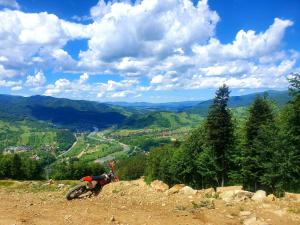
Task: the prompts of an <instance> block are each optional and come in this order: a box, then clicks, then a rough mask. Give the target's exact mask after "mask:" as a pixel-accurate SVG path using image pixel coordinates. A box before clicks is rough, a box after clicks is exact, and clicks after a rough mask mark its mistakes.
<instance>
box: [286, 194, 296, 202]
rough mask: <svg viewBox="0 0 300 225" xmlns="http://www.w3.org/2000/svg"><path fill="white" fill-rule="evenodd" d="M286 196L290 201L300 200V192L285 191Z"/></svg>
mask: <svg viewBox="0 0 300 225" xmlns="http://www.w3.org/2000/svg"><path fill="white" fill-rule="evenodd" d="M284 198H285V199H287V200H290V201H297V202H299V201H300V194H295V193H290V192H285V194H284Z"/></svg>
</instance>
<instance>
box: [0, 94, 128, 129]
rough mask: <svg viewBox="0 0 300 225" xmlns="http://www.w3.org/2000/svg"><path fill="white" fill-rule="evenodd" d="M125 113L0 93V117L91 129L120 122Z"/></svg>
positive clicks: (88, 104) (96, 105) (94, 105)
mask: <svg viewBox="0 0 300 225" xmlns="http://www.w3.org/2000/svg"><path fill="white" fill-rule="evenodd" d="M125 118H126V116H125V115H124V114H123V113H122V112H121V110H118V109H116V108H114V107H111V106H108V105H106V104H103V103H98V102H92V101H82V100H70V99H64V98H53V97H48V96H39V95H38V96H32V97H21V96H11V95H0V119H4V120H23V119H33V120H44V121H49V122H52V123H54V124H57V125H62V126H64V127H68V128H74V129H81V128H82V129H92V128H93V127H94V126H96V127H98V128H105V127H110V126H113V125H117V124H121V123H123V121H124V120H125Z"/></svg>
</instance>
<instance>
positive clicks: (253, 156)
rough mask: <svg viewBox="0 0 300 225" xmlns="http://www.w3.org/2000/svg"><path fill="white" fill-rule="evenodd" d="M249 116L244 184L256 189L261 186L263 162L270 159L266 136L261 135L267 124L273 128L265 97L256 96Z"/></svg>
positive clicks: (271, 115) (271, 116)
mask: <svg viewBox="0 0 300 225" xmlns="http://www.w3.org/2000/svg"><path fill="white" fill-rule="evenodd" d="M249 111H250V114H249V118H248V120H247V122H246V140H245V142H246V144H245V147H244V158H243V169H242V173H243V177H244V186H246V187H247V188H248V189H250V190H253V189H254V190H256V189H257V187H258V186H261V183H260V182H259V179H260V177H261V176H262V175H263V174H264V162H265V161H266V160H271V159H270V156H268V157H267V156H266V154H267V150H266V149H267V147H268V146H267V143H268V142H271V141H270V140H269V138H271V137H268V136H265V135H262V134H263V133H262V129H263V128H264V127H265V126H268V128H269V129H273V128H275V124H274V115H273V112H272V108H271V106H270V104H269V102H268V101H267V100H266V98H264V97H261V96H257V97H256V99H255V100H254V102H253V104H252V106H251V107H250V110H249Z"/></svg>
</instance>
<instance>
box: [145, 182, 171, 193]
mask: <svg viewBox="0 0 300 225" xmlns="http://www.w3.org/2000/svg"><path fill="white" fill-rule="evenodd" d="M150 186H151V187H152V188H153V189H155V190H156V191H161V192H164V191H167V190H168V189H169V185H167V184H165V183H164V182H162V181H160V180H155V181H152V182H151V184H150Z"/></svg>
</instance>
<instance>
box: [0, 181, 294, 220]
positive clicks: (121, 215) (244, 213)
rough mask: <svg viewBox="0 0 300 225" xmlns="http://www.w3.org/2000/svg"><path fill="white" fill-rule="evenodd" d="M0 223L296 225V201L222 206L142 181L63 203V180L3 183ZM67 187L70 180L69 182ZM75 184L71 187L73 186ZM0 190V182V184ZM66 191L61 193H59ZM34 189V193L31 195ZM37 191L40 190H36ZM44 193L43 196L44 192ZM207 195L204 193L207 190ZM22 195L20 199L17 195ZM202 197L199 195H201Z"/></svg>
mask: <svg viewBox="0 0 300 225" xmlns="http://www.w3.org/2000/svg"><path fill="white" fill-rule="evenodd" d="M5 182H6V185H10V186H9V187H6V188H4V187H3V186H2V187H1V189H0V198H1V200H2V201H0V224H24V225H31V224H38V225H49V224H51V225H64V224H74V225H77V224H78V225H79V224H85V225H94V224H103V225H106V224H107V225H117V224H119V225H121V224H123V225H126V224H127V225H187V224H188V225H207V224H211V225H221V224H224V225H229V224H231V225H238V224H245V225H246V224H248V225H263V224H272V225H282V224H284V225H295V224H299V223H300V216H299V202H298V203H297V202H295V201H291V200H289V199H284V198H283V199H280V200H276V201H270V200H269V201H264V202H254V201H251V200H250V199H247V200H245V201H239V202H234V201H231V202H229V203H226V202H225V201H223V200H222V199H219V198H214V197H213V195H212V194H209V192H207V194H204V193H205V191H204V190H203V191H200V194H198V193H197V194H196V195H192V194H189V195H188V194H179V193H175V194H169V195H168V194H166V193H165V192H158V191H156V190H154V189H153V188H151V187H150V186H149V185H146V184H145V183H144V182H143V181H142V180H136V181H129V182H127V181H121V182H118V183H111V184H109V185H107V186H105V187H104V188H103V190H102V191H101V193H100V194H99V195H98V196H97V197H91V198H85V199H78V200H74V201H70V202H68V201H67V200H65V197H64V195H65V192H66V191H67V189H68V187H67V186H66V185H64V183H65V182H64V181H62V182H61V184H60V186H62V187H63V188H58V185H59V183H57V182H55V183H54V184H52V185H47V184H46V183H43V182H16V184H15V183H14V182H13V181H3V183H5ZM69 183H70V181H69ZM72 183H73V184H74V182H72ZM0 185H1V182H0ZM65 187H67V188H66V189H64V188H65ZM33 190H34V191H33ZM39 190H40V191H39ZM47 190H48V191H47ZM207 191H209V190H207ZM20 193H21V194H20ZM201 193H203V194H201Z"/></svg>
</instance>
